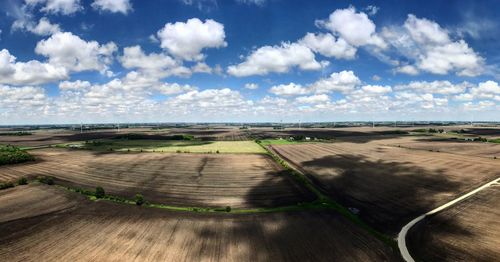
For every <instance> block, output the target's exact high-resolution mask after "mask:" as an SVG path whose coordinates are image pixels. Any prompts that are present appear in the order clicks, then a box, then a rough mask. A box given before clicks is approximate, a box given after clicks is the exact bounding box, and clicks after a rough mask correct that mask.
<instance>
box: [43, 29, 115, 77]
mask: <svg viewBox="0 0 500 262" xmlns="http://www.w3.org/2000/svg"><path fill="white" fill-rule="evenodd" d="M117 49H118V48H117V46H116V44H115V43H113V42H109V43H107V44H103V45H101V44H99V43H98V42H96V41H88V42H87V41H85V40H83V39H81V38H80V37H78V36H76V35H74V34H72V33H70V32H64V33H63V32H59V33H56V34H54V35H52V36H51V37H50V38H48V39H46V40H41V41H40V42H38V43H37V45H36V48H35V52H36V53H37V54H40V55H43V56H45V57H48V62H49V64H51V65H53V66H57V67H64V68H66V69H67V70H69V71H75V72H80V71H86V70H98V71H102V72H105V70H106V69H107V68H108V65H109V64H110V63H111V62H112V57H113V53H115V52H116V51H117Z"/></svg>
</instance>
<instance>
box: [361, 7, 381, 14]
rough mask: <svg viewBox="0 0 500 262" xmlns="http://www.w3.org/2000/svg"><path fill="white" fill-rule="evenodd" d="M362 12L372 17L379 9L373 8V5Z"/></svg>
mask: <svg viewBox="0 0 500 262" xmlns="http://www.w3.org/2000/svg"><path fill="white" fill-rule="evenodd" d="M364 10H365V11H366V12H367V13H368V15H371V16H373V15H376V14H377V13H378V11H379V10H380V7H378V6H375V5H369V6H367V7H365V9H364Z"/></svg>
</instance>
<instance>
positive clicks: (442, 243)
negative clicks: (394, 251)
mask: <svg viewBox="0 0 500 262" xmlns="http://www.w3.org/2000/svg"><path fill="white" fill-rule="evenodd" d="M499 189H500V188H499V186H498V185H496V186H492V187H490V188H488V189H485V190H483V191H481V192H479V193H478V194H477V195H475V196H474V197H471V198H469V199H467V200H465V201H463V202H461V203H459V204H457V205H456V206H454V207H452V208H450V209H448V210H446V211H444V212H442V213H439V214H437V215H435V216H432V217H430V218H429V219H427V220H425V221H423V222H422V223H420V224H418V225H417V226H416V227H415V228H414V229H413V230H412V231H410V235H409V236H410V237H409V239H410V242H409V243H410V250H411V251H412V252H413V253H414V254H415V256H416V257H418V258H421V259H422V260H425V261H458V260H461V261H495V260H496V259H498V257H500V249H499V248H498V247H499V246H500V220H499V219H498V218H499V217H500V210H499V209H498V203H500V190H499Z"/></svg>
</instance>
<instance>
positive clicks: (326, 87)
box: [309, 70, 361, 93]
mask: <svg viewBox="0 0 500 262" xmlns="http://www.w3.org/2000/svg"><path fill="white" fill-rule="evenodd" d="M360 83H361V80H359V78H358V77H357V76H356V75H355V74H354V72H353V71H345V70H344V71H341V72H338V73H332V74H331V75H330V77H328V78H322V79H320V80H318V81H316V82H314V83H313V84H311V85H309V88H310V89H312V90H314V91H315V92H316V93H330V92H341V93H347V92H350V91H353V90H354V88H355V87H356V85H359V84H360Z"/></svg>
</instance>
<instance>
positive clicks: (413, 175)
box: [272, 141, 500, 234]
mask: <svg viewBox="0 0 500 262" xmlns="http://www.w3.org/2000/svg"><path fill="white" fill-rule="evenodd" d="M379 143H381V142H380V141H375V142H371V143H352V142H338V143H328V144H301V145H277V146H272V148H273V149H274V150H275V151H276V152H277V153H279V154H280V155H281V156H283V157H284V158H285V159H287V160H289V161H290V162H291V163H293V164H294V165H295V166H296V167H298V168H299V169H300V170H302V171H304V173H306V174H308V175H309V177H310V178H311V179H312V180H313V181H315V182H316V183H317V184H318V185H319V186H320V187H321V188H322V189H324V191H326V192H327V193H329V194H330V195H331V196H332V197H334V198H335V199H337V200H338V201H339V202H341V203H342V204H344V205H345V206H348V207H354V208H357V209H359V210H360V216H361V217H362V218H363V219H364V220H365V221H366V222H368V223H369V224H371V225H372V226H374V227H375V228H377V229H379V230H381V231H383V232H386V233H388V234H396V233H397V232H398V230H399V229H400V228H401V226H402V225H403V224H404V223H405V222H408V221H409V220H411V219H413V218H414V217H416V216H417V215H419V214H421V213H424V212H426V211H429V210H430V209H431V207H434V206H437V205H439V204H440V203H444V202H446V201H447V200H451V199H453V198H454V197H456V196H457V195H459V194H460V193H462V192H465V191H467V190H470V189H472V188H474V187H477V185H480V184H482V183H485V182H486V181H489V180H491V179H492V178H495V177H497V176H499V175H500V173H499V172H500V171H499V170H500V162H499V161H497V160H495V159H486V158H479V157H477V158H472V157H467V156H463V155H458V154H449V153H442V152H429V151H423V150H411V149H405V148H399V147H394V146H383V145H380V144H379Z"/></svg>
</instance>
